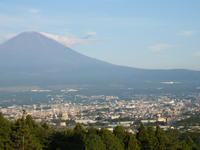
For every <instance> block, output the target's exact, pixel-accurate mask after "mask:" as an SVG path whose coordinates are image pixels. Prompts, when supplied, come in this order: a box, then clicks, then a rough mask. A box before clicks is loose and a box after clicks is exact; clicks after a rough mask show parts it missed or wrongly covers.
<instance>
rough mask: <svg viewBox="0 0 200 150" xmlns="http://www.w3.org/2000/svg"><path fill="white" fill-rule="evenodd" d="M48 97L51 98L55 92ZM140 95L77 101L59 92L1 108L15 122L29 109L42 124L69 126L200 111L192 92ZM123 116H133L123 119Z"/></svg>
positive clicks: (158, 118) (158, 119) (127, 122)
mask: <svg viewBox="0 0 200 150" xmlns="http://www.w3.org/2000/svg"><path fill="white" fill-rule="evenodd" d="M72 91H75V90H72ZM33 92H39V91H33ZM61 92H62V93H65V92H66V91H64V90H62V91H61ZM68 92H69V91H68ZM47 96H50V97H51V95H47ZM189 96H191V95H189ZM137 97H141V98H140V99H132V100H121V99H120V98H119V97H118V96H105V95H94V96H84V95H76V96H75V100H74V101H69V100H67V99H63V95H55V96H54V97H52V98H51V101H50V102H49V103H48V104H37V105H36V104H35V105H22V106H19V105H12V106H9V107H7V108H1V107H0V111H1V112H2V114H3V115H4V116H5V117H6V118H8V119H9V120H11V121H14V120H16V119H18V118H20V117H22V109H26V112H27V114H30V115H31V116H32V117H33V119H34V120H35V121H36V122H38V123H43V122H47V123H48V124H49V125H52V126H68V124H67V123H66V122H67V120H73V121H74V122H75V123H76V122H80V123H82V124H85V125H87V124H96V123H97V122H98V123H102V124H107V126H109V127H114V126H116V125H117V124H121V125H123V126H125V127H128V126H130V125H131V124H133V123H134V122H135V121H136V120H137V121H138V120H139V121H140V122H141V123H144V124H149V123H152V124H153V123H156V122H163V123H165V124H166V125H171V124H172V122H173V121H174V120H175V119H173V118H176V117H180V114H183V113H185V112H187V111H200V107H199V102H200V95H199V96H196V97H195V101H194V100H191V99H188V98H187V97H188V95H187V97H185V98H181V99H179V98H171V96H166V95H165V96H154V98H153V99H152V98H150V99H149V98H148V96H146V95H142V96H137ZM77 98H82V99H83V98H84V100H83V101H82V102H81V101H76V99H77ZM121 118H129V119H128V120H125V121H123V119H121ZM176 119H177V118H176ZM179 119H180V118H179ZM170 123H171V124H170Z"/></svg>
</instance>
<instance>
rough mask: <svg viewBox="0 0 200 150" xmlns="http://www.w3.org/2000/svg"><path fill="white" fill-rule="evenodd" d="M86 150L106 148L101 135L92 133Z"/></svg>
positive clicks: (104, 149)
mask: <svg viewBox="0 0 200 150" xmlns="http://www.w3.org/2000/svg"><path fill="white" fill-rule="evenodd" d="M86 150H106V147H105V145H104V143H103V141H102V140H101V137H100V136H99V135H95V134H90V135H89V137H88V138H87V141H86Z"/></svg>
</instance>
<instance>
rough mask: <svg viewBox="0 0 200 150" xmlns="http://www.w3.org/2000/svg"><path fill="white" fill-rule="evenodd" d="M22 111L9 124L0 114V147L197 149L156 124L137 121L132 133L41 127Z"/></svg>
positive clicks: (27, 149) (4, 149) (34, 149)
mask: <svg viewBox="0 0 200 150" xmlns="http://www.w3.org/2000/svg"><path fill="white" fill-rule="evenodd" d="M25 116H26V111H25V110H23V116H22V118H20V119H18V120H16V121H15V122H14V123H11V122H10V121H9V120H8V119H7V118H4V117H3V115H2V113H0V150H12V149H16V150H197V149H198V148H197V145H196V144H195V143H194V142H193V140H192V139H191V138H190V136H187V138H184V139H182V140H180V138H179V136H178V134H179V133H177V131H176V132H175V130H171V131H168V132H167V133H165V132H164V131H163V130H162V129H161V128H160V126H157V127H156V130H154V128H153V127H151V126H150V127H148V128H147V129H146V127H145V126H144V125H143V124H140V126H139V128H138V132H137V134H136V135H134V134H132V133H128V132H126V131H125V129H124V128H123V127H122V126H117V127H115V128H114V129H113V132H110V131H109V130H107V129H105V128H101V129H96V128H94V127H90V128H88V130H87V131H86V130H85V129H84V128H83V126H82V125H81V124H80V123H77V124H76V126H75V128H73V129H66V130H64V131H55V130H54V129H52V128H50V127H49V126H48V124H47V123H44V124H42V125H41V126H40V125H39V124H38V123H36V122H35V121H34V120H33V119H32V117H31V115H27V116H26V117H25Z"/></svg>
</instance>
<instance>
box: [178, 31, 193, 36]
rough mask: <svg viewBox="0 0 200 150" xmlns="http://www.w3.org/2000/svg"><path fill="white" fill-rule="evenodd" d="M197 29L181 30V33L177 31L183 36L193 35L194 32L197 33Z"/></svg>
mask: <svg viewBox="0 0 200 150" xmlns="http://www.w3.org/2000/svg"><path fill="white" fill-rule="evenodd" d="M195 33H196V31H181V32H180V33H177V35H181V36H191V35H193V34H195Z"/></svg>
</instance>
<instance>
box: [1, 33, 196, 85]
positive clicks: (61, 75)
mask: <svg viewBox="0 0 200 150" xmlns="http://www.w3.org/2000/svg"><path fill="white" fill-rule="evenodd" d="M147 63H148V62H147ZM0 76H1V78H0V83H1V85H2V86H4V85H5V86H8V85H18V84H19V85H29V84H30V85H33V84H34V85H35V84H47V85H51V84H68V83H70V84H78V83H80V84H93V83H95V84H101V83H107V84H123V83H134V82H144V81H154V82H161V81H163V82H164V81H176V82H185V81H189V82H199V81H200V72H199V71H192V70H184V69H173V70H149V69H138V68H131V67H124V66H117V65H113V64H110V63H107V62H104V61H101V60H97V59H94V58H90V57H87V56H85V55H82V54H80V53H78V52H76V51H74V50H72V49H70V48H68V47H66V46H64V45H62V44H60V43H58V42H56V41H54V40H53V39H50V38H48V37H45V36H43V35H41V34H40V33H37V32H23V33H20V34H19V35H17V36H15V37H13V38H12V39H10V40H8V41H7V42H5V43H3V44H1V45H0Z"/></svg>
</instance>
